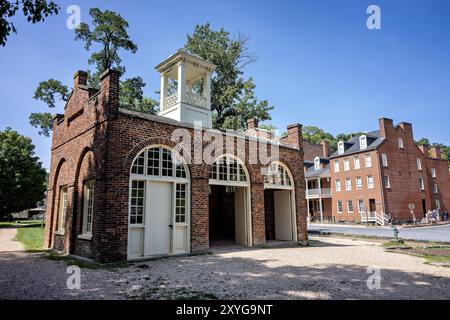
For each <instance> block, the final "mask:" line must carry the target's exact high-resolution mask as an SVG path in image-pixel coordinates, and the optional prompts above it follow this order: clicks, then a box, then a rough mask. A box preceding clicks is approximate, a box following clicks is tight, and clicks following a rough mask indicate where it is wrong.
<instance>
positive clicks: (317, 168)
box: [314, 157, 320, 170]
mask: <svg viewBox="0 0 450 320" xmlns="http://www.w3.org/2000/svg"><path fill="white" fill-rule="evenodd" d="M314 169H315V170H319V169H320V158H319V157H315V158H314Z"/></svg>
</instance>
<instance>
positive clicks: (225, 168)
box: [209, 155, 249, 185]
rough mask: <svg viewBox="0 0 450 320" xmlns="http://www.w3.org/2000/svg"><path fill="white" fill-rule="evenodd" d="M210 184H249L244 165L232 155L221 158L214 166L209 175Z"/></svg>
mask: <svg viewBox="0 0 450 320" xmlns="http://www.w3.org/2000/svg"><path fill="white" fill-rule="evenodd" d="M209 179H210V183H212V184H214V183H216V184H223V183H227V184H246V185H247V184H248V180H249V179H248V177H247V173H246V171H245V170H244V164H243V163H242V162H241V161H240V160H238V159H237V158H235V157H233V156H231V155H224V156H221V157H219V158H218V159H217V160H216V161H215V162H214V163H213V165H212V167H211V172H210V173H209Z"/></svg>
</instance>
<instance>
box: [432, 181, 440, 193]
mask: <svg viewBox="0 0 450 320" xmlns="http://www.w3.org/2000/svg"><path fill="white" fill-rule="evenodd" d="M433 192H434V193H439V187H438V184H437V183H434V184H433Z"/></svg>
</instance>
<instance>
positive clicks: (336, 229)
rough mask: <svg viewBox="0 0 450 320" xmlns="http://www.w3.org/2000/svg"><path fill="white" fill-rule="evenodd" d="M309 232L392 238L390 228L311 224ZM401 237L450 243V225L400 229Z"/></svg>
mask: <svg viewBox="0 0 450 320" xmlns="http://www.w3.org/2000/svg"><path fill="white" fill-rule="evenodd" d="M308 230H311V231H316V232H317V231H323V232H333V233H345V234H354V235H363V236H376V237H392V236H393V232H392V229H391V228H390V227H368V228H366V227H362V226H353V227H352V226H340V225H338V226H332V225H320V224H311V225H308ZM399 236H400V238H403V239H408V240H428V241H439V242H450V225H448V224H447V225H443V226H433V227H416V228H399Z"/></svg>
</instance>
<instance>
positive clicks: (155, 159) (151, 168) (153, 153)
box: [147, 148, 159, 176]
mask: <svg viewBox="0 0 450 320" xmlns="http://www.w3.org/2000/svg"><path fill="white" fill-rule="evenodd" d="M147 157H148V164H147V175H149V176H159V148H152V149H149V150H148V151H147Z"/></svg>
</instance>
